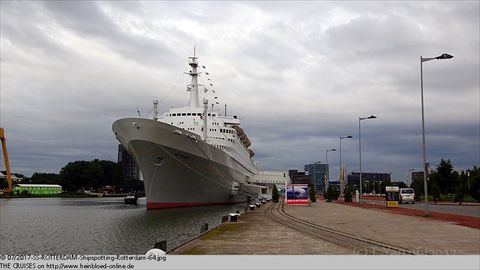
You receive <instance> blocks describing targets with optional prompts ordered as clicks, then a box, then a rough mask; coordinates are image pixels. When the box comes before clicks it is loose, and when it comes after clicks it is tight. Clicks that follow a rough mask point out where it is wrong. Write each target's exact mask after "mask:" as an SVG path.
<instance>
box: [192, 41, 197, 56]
mask: <svg viewBox="0 0 480 270" xmlns="http://www.w3.org/2000/svg"><path fill="white" fill-rule="evenodd" d="M196 47H197V45H195V44H193V57H195V51H196Z"/></svg>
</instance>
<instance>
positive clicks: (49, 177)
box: [30, 172, 61, 185]
mask: <svg viewBox="0 0 480 270" xmlns="http://www.w3.org/2000/svg"><path fill="white" fill-rule="evenodd" d="M30 183H32V184H53V185H54V184H58V185H59V184H60V183H61V180H60V175H58V174H56V173H38V172H36V173H34V174H33V175H32V177H31V178H30Z"/></svg>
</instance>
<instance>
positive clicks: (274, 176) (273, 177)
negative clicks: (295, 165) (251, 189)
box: [251, 171, 292, 195]
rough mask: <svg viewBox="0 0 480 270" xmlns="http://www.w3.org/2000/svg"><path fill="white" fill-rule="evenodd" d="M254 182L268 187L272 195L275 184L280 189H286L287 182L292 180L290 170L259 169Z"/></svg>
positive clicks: (253, 178)
mask: <svg viewBox="0 0 480 270" xmlns="http://www.w3.org/2000/svg"><path fill="white" fill-rule="evenodd" d="M251 182H252V183H254V184H257V185H262V186H266V187H267V194H268V195H271V194H272V190H273V186H274V185H275V186H276V187H277V190H278V191H280V192H281V191H283V190H285V184H289V183H291V182H292V181H291V180H290V176H289V175H288V172H284V171H258V174H256V175H254V176H253V177H252V181H251Z"/></svg>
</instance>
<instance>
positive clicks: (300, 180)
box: [288, 170, 311, 185]
mask: <svg viewBox="0 0 480 270" xmlns="http://www.w3.org/2000/svg"><path fill="white" fill-rule="evenodd" d="M288 175H289V176H290V179H291V181H292V184H306V185H308V184H310V183H311V179H310V176H309V175H308V174H306V173H305V172H299V171H298V170H288Z"/></svg>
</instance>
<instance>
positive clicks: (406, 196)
mask: <svg viewBox="0 0 480 270" xmlns="http://www.w3.org/2000/svg"><path fill="white" fill-rule="evenodd" d="M398 202H399V203H409V202H410V203H415V191H414V190H413V188H401V189H400V194H399V196H398Z"/></svg>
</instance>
